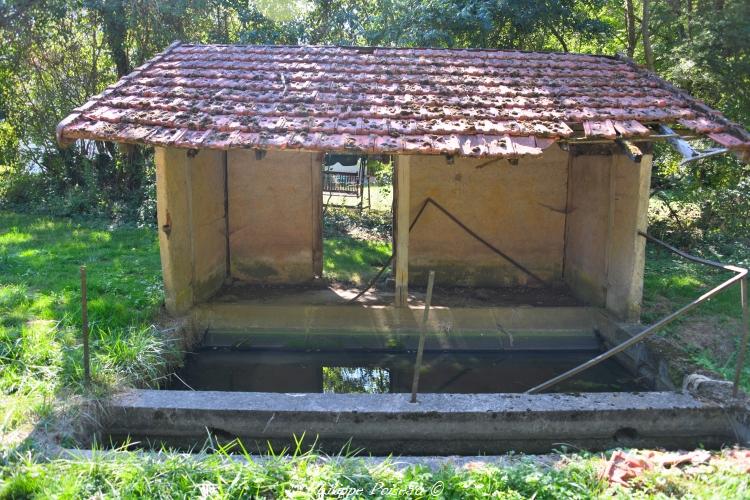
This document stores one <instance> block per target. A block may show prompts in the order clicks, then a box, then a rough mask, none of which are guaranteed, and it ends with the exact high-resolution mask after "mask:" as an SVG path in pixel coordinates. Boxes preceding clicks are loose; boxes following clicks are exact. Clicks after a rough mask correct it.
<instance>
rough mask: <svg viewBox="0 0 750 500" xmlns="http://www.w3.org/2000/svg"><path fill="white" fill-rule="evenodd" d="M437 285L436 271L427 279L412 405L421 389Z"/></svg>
mask: <svg viewBox="0 0 750 500" xmlns="http://www.w3.org/2000/svg"><path fill="white" fill-rule="evenodd" d="M434 285H435V271H430V275H429V277H428V278H427V297H425V301H424V313H422V329H421V331H420V332H419V345H418V346H417V360H416V362H415V363H414V378H413V379H412V382H411V400H410V402H411V403H416V402H417V390H418V389H419V372H420V371H421V370H422V356H423V355H424V343H425V337H426V336H427V318H428V317H429V315H430V304H431V303H432V287H433V286H434Z"/></svg>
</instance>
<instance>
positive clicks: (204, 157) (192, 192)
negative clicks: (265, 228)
mask: <svg viewBox="0 0 750 500" xmlns="http://www.w3.org/2000/svg"><path fill="white" fill-rule="evenodd" d="M155 156H156V191H157V210H156V212H157V221H158V224H159V248H160V253H161V263H162V274H163V278H164V290H165V301H166V306H167V310H169V311H170V312H172V313H181V312H184V311H186V310H187V309H189V308H190V307H191V306H192V305H193V304H194V303H195V302H198V301H202V300H205V299H206V298H208V297H210V296H211V295H212V294H213V293H215V292H216V290H218V288H219V287H220V286H221V284H222V283H223V281H224V278H225V277H226V243H225V242H226V225H225V217H224V166H223V165H224V161H223V160H224V153H223V152H221V151H208V150H206V151H201V152H199V153H198V154H197V155H196V156H195V157H193V158H191V157H189V156H188V154H187V151H186V150H184V149H166V148H156V154H155Z"/></svg>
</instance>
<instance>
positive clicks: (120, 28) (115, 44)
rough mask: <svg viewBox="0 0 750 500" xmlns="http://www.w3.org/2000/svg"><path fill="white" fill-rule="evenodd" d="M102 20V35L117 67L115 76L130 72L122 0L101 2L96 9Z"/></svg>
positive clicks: (126, 28)
mask: <svg viewBox="0 0 750 500" xmlns="http://www.w3.org/2000/svg"><path fill="white" fill-rule="evenodd" d="M97 10H98V11H99V13H100V14H101V16H102V20H103V21H104V35H105V36H106V38H107V45H108V46H109V50H110V52H112V59H113V60H114V62H115V67H116V68H117V78H122V77H123V76H125V75H127V74H128V73H130V60H129V58H128V52H127V49H126V48H125V37H126V36H127V34H128V25H127V17H126V14H125V5H124V1H123V0H109V1H106V2H102V3H101V4H100V6H99V8H98V9H97Z"/></svg>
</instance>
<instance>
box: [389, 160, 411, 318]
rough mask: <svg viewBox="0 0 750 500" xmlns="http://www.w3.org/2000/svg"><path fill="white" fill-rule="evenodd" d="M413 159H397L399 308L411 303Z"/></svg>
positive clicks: (396, 211)
mask: <svg viewBox="0 0 750 500" xmlns="http://www.w3.org/2000/svg"><path fill="white" fill-rule="evenodd" d="M410 165H411V157H410V156H407V155H401V156H397V157H396V183H395V194H396V196H395V197H394V200H393V201H394V210H393V213H394V222H395V226H396V227H395V231H394V235H395V238H396V241H395V245H394V251H395V252H396V255H395V270H396V273H395V274H396V297H395V305H396V306H397V307H406V306H407V305H408V302H409V224H411V221H410V220H409V217H410V215H409V212H410V205H409V192H410V186H409V179H410V176H411V168H410Z"/></svg>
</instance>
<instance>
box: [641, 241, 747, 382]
mask: <svg viewBox="0 0 750 500" xmlns="http://www.w3.org/2000/svg"><path fill="white" fill-rule="evenodd" d="M748 257H750V253H748V251H747V250H746V249H740V251H738V252H737V254H736V255H735V256H734V257H733V258H731V259H730V261H729V262H726V263H728V264H735V265H740V266H747V265H748V264H750V259H748ZM725 260H726V259H725ZM731 276H732V273H731V272H728V271H722V270H717V269H714V268H710V267H707V266H704V265H701V264H696V263H691V262H689V261H686V260H684V259H682V258H681V257H678V256H675V255H673V254H670V253H667V252H666V251H665V250H661V249H658V248H654V247H653V246H652V244H650V243H649V246H648V247H647V256H646V274H645V278H644V293H643V315H642V319H643V322H644V323H645V324H649V323H653V322H655V321H657V320H658V319H660V318H662V317H663V316H665V315H666V314H668V313H670V312H672V311H675V310H677V309H679V308H680V307H682V306H684V305H687V304H688V303H690V302H691V301H692V300H694V299H696V298H698V297H699V296H700V295H701V294H703V293H704V292H706V291H708V290H709V289H710V288H712V287H714V286H717V285H719V284H720V283H721V282H723V281H725V280H726V279H728V278H730V277H731ZM741 316H742V309H741V306H740V291H739V286H738V285H735V286H733V287H731V288H729V289H727V290H725V291H723V292H721V293H720V294H719V295H717V296H715V297H714V298H712V299H710V300H709V301H708V302H705V303H703V304H701V305H700V306H698V308H697V309H695V310H693V311H692V312H690V313H689V314H688V315H686V316H685V317H683V318H681V319H678V320H677V321H675V322H674V323H673V324H671V325H668V326H667V327H666V328H665V329H664V330H663V332H662V333H661V335H662V336H664V337H666V338H670V339H672V340H673V341H674V344H676V345H678V346H679V347H680V348H681V349H683V350H684V351H685V353H686V355H687V356H688V357H689V358H690V359H692V361H693V362H694V363H695V364H696V365H697V366H700V367H703V368H706V369H709V370H712V371H714V372H718V373H720V374H721V375H722V376H723V377H724V378H726V379H728V380H732V379H733V377H734V370H735V362H736V360H737V353H738V352H739V342H740V338H741V328H740V325H741V323H740V318H741ZM697 321H700V322H701V323H700V324H706V323H709V324H712V325H715V328H716V329H715V330H711V331H709V330H708V329H706V330H705V331H703V332H702V333H700V332H699V334H702V335H704V336H710V335H721V336H724V337H727V338H729V339H730V340H729V342H728V344H730V345H731V346H732V348H731V349H730V352H715V351H712V350H707V349H703V348H700V347H696V346H694V345H690V342H689V340H688V341H686V340H685V339H683V338H682V336H683V333H684V332H685V331H686V329H687V328H689V327H690V326H692V324H694V323H695V322H697ZM706 340H707V341H710V340H711V339H706ZM707 343H710V342H707ZM741 382H742V386H743V388H744V389H745V390H746V391H750V360H749V361H748V362H746V363H745V366H744V370H743V376H742V380H741Z"/></svg>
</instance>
